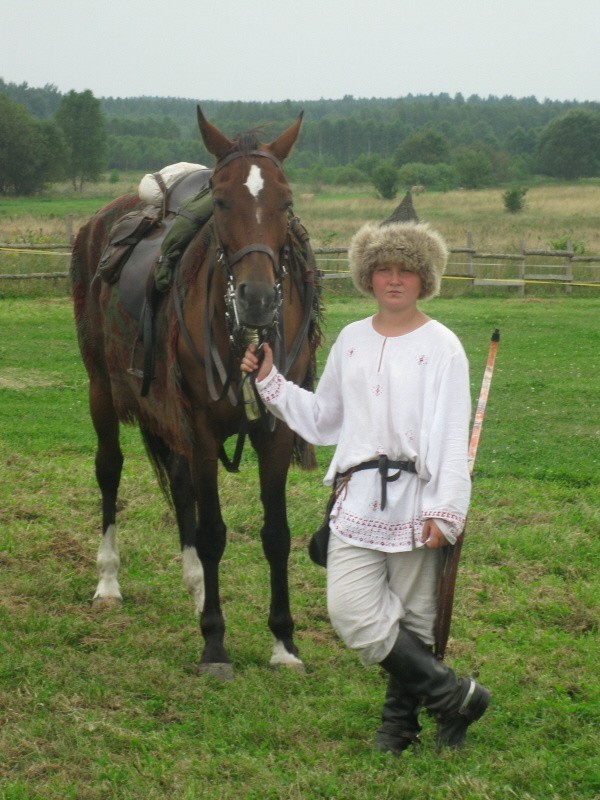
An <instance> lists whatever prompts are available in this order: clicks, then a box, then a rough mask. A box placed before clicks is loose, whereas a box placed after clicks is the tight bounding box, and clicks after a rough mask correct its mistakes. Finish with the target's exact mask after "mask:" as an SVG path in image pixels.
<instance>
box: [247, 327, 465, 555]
mask: <svg viewBox="0 0 600 800" xmlns="http://www.w3.org/2000/svg"><path fill="white" fill-rule="evenodd" d="M256 387H257V389H258V391H259V393H260V396H261V398H262V400H263V402H264V403H265V404H266V405H267V406H268V407H269V409H270V410H271V411H272V412H273V413H274V414H275V415H276V416H277V417H280V418H281V419H283V420H285V421H286V422H287V424H288V425H289V427H290V428H292V430H294V431H296V432H297V433H298V434H299V435H300V436H302V438H303V439H305V440H306V441H308V442H311V443H312V444H315V445H336V449H335V452H334V455H333V458H332V461H331V464H330V465H329V469H328V470H327V474H326V475H325V479H324V483H325V484H326V485H331V484H332V483H333V481H334V479H335V475H336V473H337V472H343V471H344V470H347V469H349V468H350V467H353V466H356V465H357V464H360V463H361V462H363V461H369V460H372V459H376V458H377V457H378V456H379V455H382V454H384V455H387V456H388V458H389V459H390V460H401V461H413V462H414V463H415V467H416V470H417V472H416V474H413V473H410V472H405V471H403V472H402V473H401V474H400V477H399V478H398V479H397V480H395V481H392V482H389V483H388V484H387V500H386V506H385V509H383V510H382V509H381V478H380V475H379V472H378V470H377V469H367V470H363V471H361V472H356V473H354V474H353V475H352V477H351V479H350V481H349V482H348V484H347V487H346V488H345V489H344V490H342V491H341V493H340V495H339V496H338V498H337V501H336V503H335V505H334V508H333V511H332V514H331V530H332V531H333V532H334V533H335V534H336V535H337V536H339V537H340V538H341V539H343V540H344V541H345V542H348V543H351V544H356V545H358V546H359V547H367V548H372V549H375V550H382V551H385V552H400V551H403V550H411V549H413V548H414V547H420V546H421V544H422V543H421V533H422V529H423V524H424V521H425V519H427V518H433V519H435V521H436V523H437V524H438V525H439V527H440V529H441V530H442V532H443V533H444V535H445V536H446V538H447V539H448V541H449V542H450V543H452V544H453V543H454V542H455V541H456V538H457V537H458V536H459V535H460V533H461V532H462V530H463V528H464V524H465V519H466V514H467V509H468V506H469V499H470V493H471V480H470V476H469V470H468V462H467V455H468V435H469V419H470V413H471V398H470V390H469V369H468V362H467V358H466V356H465V353H464V350H463V348H462V345H461V343H460V341H459V340H458V338H457V337H456V336H455V334H454V333H452V331H450V330H449V329H448V328H446V327H445V326H444V325H442V324H441V323H439V322H437V321H435V320H429V321H428V322H426V323H425V324H424V325H422V326H421V327H420V328H417V329H416V330H414V331H412V332H410V333H407V334H404V335H402V336H396V337H385V336H382V335H380V334H379V333H377V332H376V331H375V329H374V327H373V318H372V317H369V318H367V319H363V320H360V321H358V322H353V323H351V324H350V325H348V326H346V327H345V328H344V329H343V330H342V331H341V333H340V335H339V337H338V339H337V341H336V342H335V344H334V345H333V347H332V348H331V351H330V353H329V356H328V358H327V363H326V365H325V369H324V370H323V375H322V377H321V379H320V381H319V383H318V386H317V389H316V391H315V392H314V393H312V392H309V391H306V390H304V389H301V388H300V387H298V386H296V385H295V384H294V383H292V382H290V381H286V380H285V379H284V378H283V376H282V375H281V374H280V373H279V372H277V370H276V369H275V368H273V370H272V371H271V372H270V374H269V375H268V376H267V377H266V378H265V379H264V380H262V381H257V382H256ZM393 473H395V471H393V470H390V474H393Z"/></svg>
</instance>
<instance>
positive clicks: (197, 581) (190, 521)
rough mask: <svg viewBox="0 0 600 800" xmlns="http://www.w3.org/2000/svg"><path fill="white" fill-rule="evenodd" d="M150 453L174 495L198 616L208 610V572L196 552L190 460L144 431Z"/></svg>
mask: <svg viewBox="0 0 600 800" xmlns="http://www.w3.org/2000/svg"><path fill="white" fill-rule="evenodd" d="M140 429H141V433H142V436H143V438H144V442H145V444H146V451H147V452H148V455H149V457H150V460H151V461H152V463H153V465H154V469H155V472H156V474H157V477H158V480H159V483H160V484H161V487H162V489H163V492H164V493H165V494H166V493H167V486H166V482H165V481H168V490H169V491H170V494H171V498H172V500H173V506H174V508H175V516H176V518H177V527H178V529H179V539H180V542H181V558H182V562H183V583H184V586H185V588H186V589H187V590H188V592H189V593H190V595H191V596H192V598H193V600H194V606H195V609H196V613H197V614H198V616H200V614H201V613H202V609H203V607H204V571H203V569H202V563H201V562H200V558H199V557H198V551H197V550H196V497H195V495H194V485H193V482H192V475H191V472H190V465H189V461H188V460H187V458H185V457H184V456H180V455H177V454H176V453H174V452H173V451H172V450H171V449H170V448H169V447H168V445H167V444H166V443H165V441H164V440H163V439H161V438H160V437H159V436H155V435H154V434H153V433H152V432H151V431H149V430H147V429H146V428H143V427H141V428H140Z"/></svg>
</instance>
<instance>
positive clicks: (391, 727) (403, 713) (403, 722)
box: [375, 675, 421, 756]
mask: <svg viewBox="0 0 600 800" xmlns="http://www.w3.org/2000/svg"><path fill="white" fill-rule="evenodd" d="M420 706H421V702H420V700H419V698H418V697H413V696H411V695H408V694H406V692H405V691H404V687H403V686H402V684H401V683H400V681H399V680H398V679H397V678H396V677H395V676H394V675H390V676H389V678H388V686H387V692H386V695H385V702H384V704H383V710H382V712H381V725H380V726H379V728H378V729H377V733H376V734H375V750H377V751H378V752H380V753H393V755H395V756H399V755H400V753H402V752H403V751H404V750H406V749H407V747H410V745H411V744H414V745H415V746H418V744H419V733H420V731H421V726H420V725H419V709H420Z"/></svg>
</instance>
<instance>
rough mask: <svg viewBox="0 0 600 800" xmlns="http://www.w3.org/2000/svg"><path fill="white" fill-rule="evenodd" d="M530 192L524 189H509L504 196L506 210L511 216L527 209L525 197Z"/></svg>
mask: <svg viewBox="0 0 600 800" xmlns="http://www.w3.org/2000/svg"><path fill="white" fill-rule="evenodd" d="M528 191H529V190H528V189H525V188H524V187H521V188H516V189H507V190H506V191H505V192H504V194H503V195H502V199H503V200H504V208H505V209H506V210H507V211H508V212H509V213H511V214H517V213H518V212H519V211H523V209H524V208H525V195H526V194H527V192H528Z"/></svg>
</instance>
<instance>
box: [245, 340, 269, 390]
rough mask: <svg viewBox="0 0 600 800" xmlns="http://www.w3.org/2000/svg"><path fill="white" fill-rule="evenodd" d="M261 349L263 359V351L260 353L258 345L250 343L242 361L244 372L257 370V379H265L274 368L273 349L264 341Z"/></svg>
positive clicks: (249, 372)
mask: <svg viewBox="0 0 600 800" xmlns="http://www.w3.org/2000/svg"><path fill="white" fill-rule="evenodd" d="M260 350H261V351H262V359H261V353H259V351H258V349H257V347H256V345H255V344H251V345H249V346H248V349H247V350H246V352H245V353H244V355H243V357H242V361H241V363H240V369H241V370H242V372H247V373H248V375H251V374H252V373H253V372H256V376H255V377H256V380H257V381H262V380H264V378H266V377H267V375H268V374H269V372H271V369H272V368H273V351H272V350H271V348H270V347H269V345H268V344H267V343H266V342H263V343H262V344H261V345H260ZM257 370H258V372H257Z"/></svg>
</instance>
